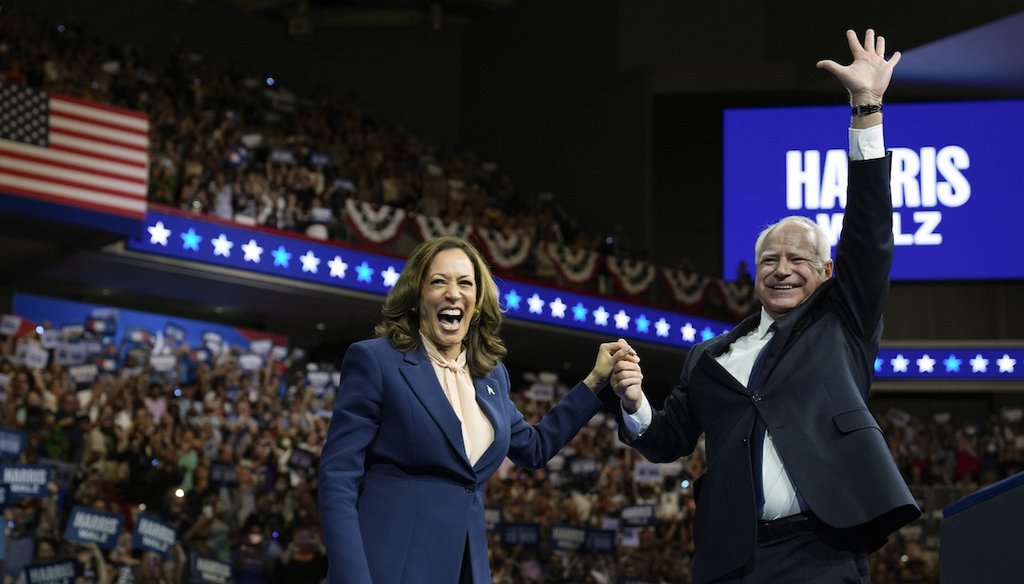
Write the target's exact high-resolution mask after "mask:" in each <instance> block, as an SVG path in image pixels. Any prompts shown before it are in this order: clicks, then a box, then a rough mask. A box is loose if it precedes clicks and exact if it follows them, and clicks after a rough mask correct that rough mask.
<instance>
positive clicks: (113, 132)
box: [50, 115, 148, 150]
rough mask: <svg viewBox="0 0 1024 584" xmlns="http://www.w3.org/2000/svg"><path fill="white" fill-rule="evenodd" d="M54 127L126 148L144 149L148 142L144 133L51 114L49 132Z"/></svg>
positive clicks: (70, 133) (73, 134) (64, 132)
mask: <svg viewBox="0 0 1024 584" xmlns="http://www.w3.org/2000/svg"><path fill="white" fill-rule="evenodd" d="M55 129H58V130H60V131H61V133H63V134H69V135H72V136H80V137H82V138H89V139H94V140H100V141H102V142H108V143H111V144H114V145H117V146H124V147H126V148H134V149H136V150H142V149H145V148H146V144H147V142H148V140H147V137H146V135H145V134H132V133H130V132H122V131H120V130H117V129H114V128H111V127H110V126H101V125H99V124H93V123H90V122H83V121H80V120H75V119H71V118H64V117H57V116H54V115H51V116H50V132H51V133H52V132H53V131H54V130H55Z"/></svg>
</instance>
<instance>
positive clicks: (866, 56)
mask: <svg viewBox="0 0 1024 584" xmlns="http://www.w3.org/2000/svg"><path fill="white" fill-rule="evenodd" d="M846 39H847V40H848V41H849V42H850V52H851V53H852V54H853V63H851V64H849V65H845V66H844V65H840V64H839V63H836V62H835V61H830V60H824V61H818V68H819V69H825V70H827V71H829V72H831V73H832V74H833V75H835V76H836V77H837V78H838V79H839V81H840V82H841V83H842V84H843V87H845V88H846V91H848V92H849V93H850V104H851V105H866V104H880V103H882V95H884V94H885V90H886V89H888V87H889V80H891V79H892V70H893V68H894V67H896V63H899V61H900V56H901V55H900V52H899V51H896V52H895V53H893V54H892V57H891V58H890V59H889V60H888V61H886V60H885V38H884V37H877V38H876V37H875V31H873V30H871V29H870V28H869V29H868V30H867V32H865V33H864V44H863V45H861V43H860V40H859V39H858V38H857V33H855V32H854V31H852V30H848V31H846Z"/></svg>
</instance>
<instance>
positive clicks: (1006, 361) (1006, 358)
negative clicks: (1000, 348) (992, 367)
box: [996, 353, 1017, 373]
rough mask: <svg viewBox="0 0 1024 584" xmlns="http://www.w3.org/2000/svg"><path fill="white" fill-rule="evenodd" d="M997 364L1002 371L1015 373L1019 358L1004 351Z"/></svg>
mask: <svg viewBox="0 0 1024 584" xmlns="http://www.w3.org/2000/svg"><path fill="white" fill-rule="evenodd" d="M996 365H999V372H1000V373H1013V368H1014V366H1015V365H1017V360H1016V359H1012V358H1010V355H1008V354H1007V353H1003V356H1002V357H1000V358H998V359H996Z"/></svg>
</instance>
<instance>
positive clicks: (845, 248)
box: [835, 154, 893, 342]
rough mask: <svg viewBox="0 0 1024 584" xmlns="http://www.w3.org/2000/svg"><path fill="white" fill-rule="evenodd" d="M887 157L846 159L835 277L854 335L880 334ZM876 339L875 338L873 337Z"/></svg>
mask: <svg viewBox="0 0 1024 584" xmlns="http://www.w3.org/2000/svg"><path fill="white" fill-rule="evenodd" d="M891 161H892V155H891V154H888V155H886V157H885V158H876V159H872V160H859V161H851V162H850V166H849V189H848V194H847V202H846V212H845V215H844V217H843V230H842V235H841V237H840V240H839V244H838V245H837V246H836V262H835V263H836V265H835V272H836V274H835V277H836V284H837V285H838V287H839V289H840V291H841V294H842V298H843V302H842V303H841V304H840V309H841V310H843V311H844V312H845V313H844V315H843V320H844V322H846V324H847V326H849V327H851V328H852V330H853V332H854V333H855V334H856V335H857V337H858V338H860V339H864V340H868V341H870V340H872V339H874V338H875V337H876V336H877V335H880V333H881V328H880V327H881V321H882V313H883V312H884V310H885V304H886V301H887V300H888V298H889V272H890V270H891V268H892V253H893V235H892V196H891V194H890V189H889V171H890V166H891ZM875 342H877V340H876V341H875Z"/></svg>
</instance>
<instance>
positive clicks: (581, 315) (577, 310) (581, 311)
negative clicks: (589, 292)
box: [572, 302, 590, 322]
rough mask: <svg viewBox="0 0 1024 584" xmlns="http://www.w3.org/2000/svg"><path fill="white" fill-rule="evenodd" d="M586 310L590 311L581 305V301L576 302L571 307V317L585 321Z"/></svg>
mask: <svg viewBox="0 0 1024 584" xmlns="http://www.w3.org/2000/svg"><path fill="white" fill-rule="evenodd" d="M588 312H590V311H589V310H587V309H586V308H585V307H584V306H583V303H582V302H577V303H576V306H573V307H572V319H573V320H578V321H580V322H587V313H588Z"/></svg>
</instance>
